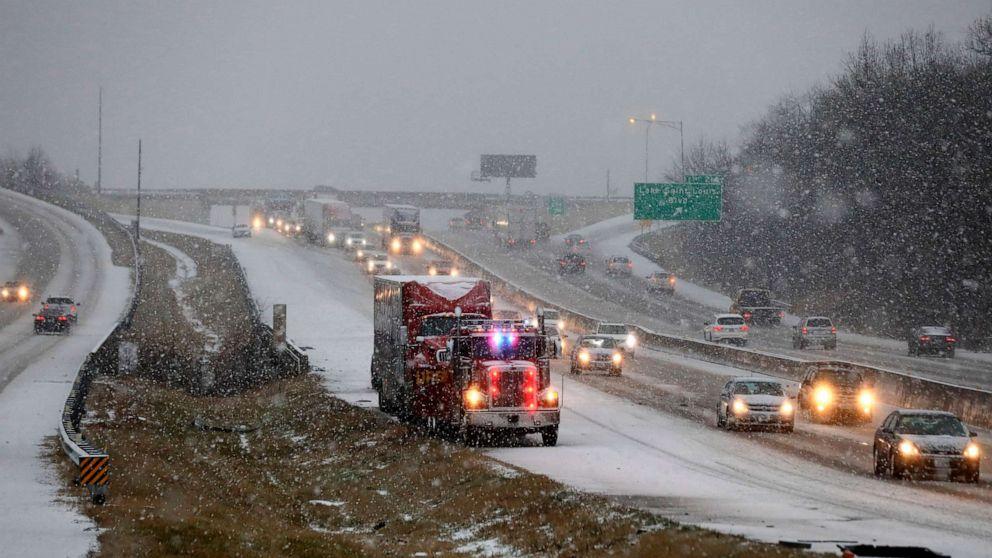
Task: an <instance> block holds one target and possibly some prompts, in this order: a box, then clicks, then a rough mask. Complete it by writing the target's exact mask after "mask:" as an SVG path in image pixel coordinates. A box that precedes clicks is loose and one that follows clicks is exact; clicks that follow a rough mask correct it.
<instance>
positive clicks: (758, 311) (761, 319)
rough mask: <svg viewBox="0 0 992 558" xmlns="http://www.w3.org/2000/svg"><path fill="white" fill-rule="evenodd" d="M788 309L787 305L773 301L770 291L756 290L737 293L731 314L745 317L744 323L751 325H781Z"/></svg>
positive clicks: (743, 290) (749, 289)
mask: <svg viewBox="0 0 992 558" xmlns="http://www.w3.org/2000/svg"><path fill="white" fill-rule="evenodd" d="M787 309H788V305H787V304H785V303H784V302H781V301H778V300H773V299H772V293H771V291H769V290H768V289H755V288H746V289H741V290H739V291H737V296H735V297H734V302H733V304H731V305H730V313H731V314H740V315H741V316H744V321H746V322H747V323H749V324H750V323H755V324H760V323H764V324H770V325H779V324H781V323H782V318H784V317H785V311H786V310H787Z"/></svg>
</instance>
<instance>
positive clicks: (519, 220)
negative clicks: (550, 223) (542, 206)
mask: <svg viewBox="0 0 992 558" xmlns="http://www.w3.org/2000/svg"><path fill="white" fill-rule="evenodd" d="M540 233H541V226H540V217H539V210H538V208H537V207H536V206H534V205H507V206H503V207H502V208H500V209H499V210H498V211H497V213H496V219H495V220H494V221H493V236H494V237H495V239H496V243H497V244H498V245H500V246H502V247H504V248H519V247H524V248H528V247H532V246H534V245H536V244H537V241H538V239H539V236H540Z"/></svg>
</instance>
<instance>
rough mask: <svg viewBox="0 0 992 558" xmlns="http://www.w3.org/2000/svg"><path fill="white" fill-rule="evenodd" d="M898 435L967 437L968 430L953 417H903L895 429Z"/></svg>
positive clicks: (935, 415)
mask: <svg viewBox="0 0 992 558" xmlns="http://www.w3.org/2000/svg"><path fill="white" fill-rule="evenodd" d="M895 432H896V434H909V435H916V436H967V435H968V430H967V429H965V427H964V425H963V424H961V421H959V420H958V419H957V417H954V416H951V415H938V414H933V415H903V416H901V417H899V422H897V423H896V427H895Z"/></svg>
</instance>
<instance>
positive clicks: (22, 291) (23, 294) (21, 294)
mask: <svg viewBox="0 0 992 558" xmlns="http://www.w3.org/2000/svg"><path fill="white" fill-rule="evenodd" d="M17 298H19V299H21V300H27V299H28V288H27V287H25V286H23V285H22V286H21V287H19V288H18V289H17Z"/></svg>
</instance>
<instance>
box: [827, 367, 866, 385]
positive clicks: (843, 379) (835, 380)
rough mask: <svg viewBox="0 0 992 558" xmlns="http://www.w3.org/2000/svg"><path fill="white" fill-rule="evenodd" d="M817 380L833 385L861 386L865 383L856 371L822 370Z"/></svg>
mask: <svg viewBox="0 0 992 558" xmlns="http://www.w3.org/2000/svg"><path fill="white" fill-rule="evenodd" d="M816 379H817V381H821V382H829V383H832V384H860V383H861V382H862V381H864V378H863V376H862V375H861V373H860V372H856V371H854V370H820V371H818V372H817V373H816Z"/></svg>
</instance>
